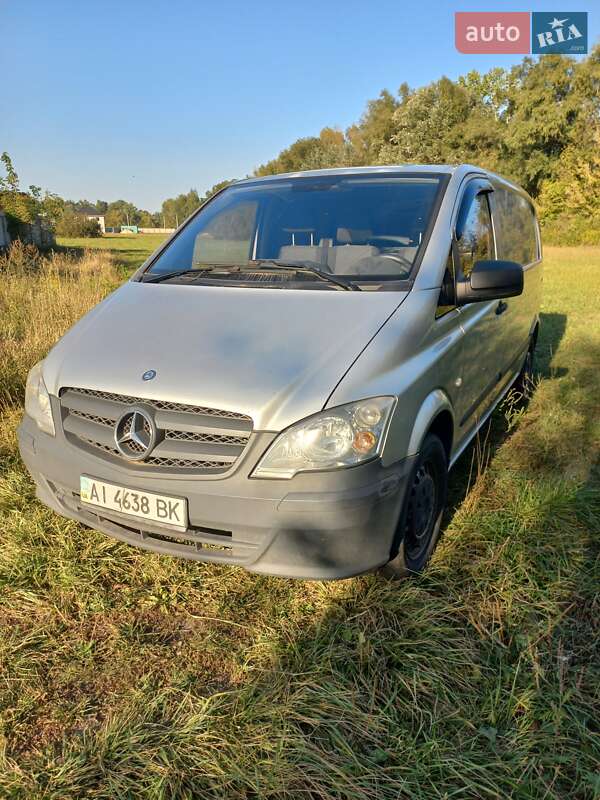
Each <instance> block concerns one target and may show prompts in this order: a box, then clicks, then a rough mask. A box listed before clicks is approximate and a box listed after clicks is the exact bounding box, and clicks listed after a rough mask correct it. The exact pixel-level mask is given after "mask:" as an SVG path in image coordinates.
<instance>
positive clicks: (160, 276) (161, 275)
mask: <svg viewBox="0 0 600 800" xmlns="http://www.w3.org/2000/svg"><path fill="white" fill-rule="evenodd" d="M219 269H221V270H224V271H225V270H239V269H243V265H241V264H201V265H200V266H198V267H194V268H191V269H176V270H173V271H172V272H158V273H154V274H153V273H149V272H147V273H144V275H142V279H141V282H142V283H160V282H161V281H168V280H169V278H179V277H180V276H181V275H193V274H194V273H195V272H213V271H215V270H219ZM146 275H150V276H151V277H149V278H146Z"/></svg>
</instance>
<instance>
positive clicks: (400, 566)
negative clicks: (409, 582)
mask: <svg viewBox="0 0 600 800" xmlns="http://www.w3.org/2000/svg"><path fill="white" fill-rule="evenodd" d="M447 489H448V458H447V456H446V450H445V449H444V445H443V444H442V442H441V440H440V439H439V438H438V437H437V436H435V435H434V434H428V435H427V436H426V437H425V441H424V442H423V446H422V447H421V452H420V453H419V457H418V459H417V460H416V462H415V465H414V467H413V470H412V472H411V475H410V478H409V483H408V488H407V490H406V497H405V498H404V503H403V506H402V511H401V512H400V518H399V520H398V526H397V528H396V535H395V537H394V547H393V550H392V558H391V560H390V561H389V562H388V563H387V564H386V565H385V566H384V567H382V572H383V574H384V575H386V576H387V577H389V578H407V577H409V576H410V575H418V574H419V573H420V572H422V571H423V569H424V568H425V566H426V565H427V562H428V561H429V559H430V557H431V554H432V553H433V550H434V548H435V545H436V543H437V540H438V538H439V535H440V528H441V524H442V515H443V513H444V508H445V506H446V495H447Z"/></svg>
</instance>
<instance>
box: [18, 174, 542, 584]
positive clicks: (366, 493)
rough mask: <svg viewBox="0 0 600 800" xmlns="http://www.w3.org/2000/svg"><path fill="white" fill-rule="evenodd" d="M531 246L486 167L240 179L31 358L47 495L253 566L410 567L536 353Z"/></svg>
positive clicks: (24, 432)
mask: <svg viewBox="0 0 600 800" xmlns="http://www.w3.org/2000/svg"><path fill="white" fill-rule="evenodd" d="M540 258H541V251H540V239H539V231H538V226H537V223H536V217H535V212H534V209H533V206H532V203H531V200H530V198H529V197H528V196H527V194H526V193H525V192H524V191H523V190H522V189H520V188H519V187H518V186H515V185H514V184H512V183H509V182H508V181H506V180H504V179H502V178H500V177H498V176H497V175H493V174H490V173H488V172H486V171H484V170H482V169H479V168H477V167H472V166H468V165H463V166H400V167H369V168H359V169H336V170H322V171H315V172H304V173H293V174H287V175H277V176H273V177H267V178H250V179H248V180H244V181H240V182H238V183H235V184H233V185H231V186H229V187H228V188H226V189H224V190H223V191H221V192H219V193H218V194H216V195H215V196H214V197H212V198H211V199H210V200H209V201H208V202H207V203H205V204H204V205H203V206H202V207H201V208H200V209H199V210H198V211H197V212H196V213H195V214H194V215H193V216H192V217H191V218H190V219H189V220H187V222H186V223H185V224H184V225H182V226H181V228H180V229H179V230H177V231H176V233H175V234H174V235H173V236H172V237H171V238H170V239H169V240H168V241H167V242H166V243H165V244H164V245H163V246H162V247H161V248H160V249H159V250H158V251H157V252H156V253H155V254H154V255H153V256H151V257H150V258H149V259H148V260H147V261H146V263H145V264H144V265H143V266H142V267H141V268H140V269H139V270H138V271H137V272H136V273H135V274H134V275H133V277H132V278H131V279H130V280H129V281H128V282H127V283H125V285H123V286H122V287H121V288H120V289H118V290H117V291H115V292H114V293H113V294H112V295H110V296H109V297H107V298H106V299H105V300H104V301H103V302H102V303H100V304H99V305H98V306H97V307H96V308H94V309H93V310H92V311H90V313H89V314H87V315H86V316H85V317H84V318H83V319H81V320H80V321H79V322H78V323H77V324H76V325H75V326H74V327H73V328H72V329H71V330H70V331H69V332H68V333H67V334H66V335H65V336H64V337H63V338H62V339H61V340H60V342H59V343H58V344H57V345H56V346H55V347H54V348H53V349H52V350H51V352H50V353H49V354H48V356H47V357H46V358H45V359H44V361H42V362H40V363H39V364H37V365H36V366H34V367H33V369H32V370H31V372H30V374H29V378H28V381H27V390H26V405H25V417H24V419H23V422H22V425H21V427H20V430H19V441H20V449H21V454H22V457H23V459H24V461H25V463H26V464H27V467H28V468H29V470H30V472H31V474H32V476H33V478H34V480H35V483H36V486H37V494H38V497H39V498H40V499H41V500H42V501H43V502H45V503H46V504H47V505H48V506H50V507H51V508H53V509H54V510H55V511H57V512H58V513H59V514H62V515H63V516H66V517H70V518H72V519H75V520H78V521H79V522H81V523H83V524H85V525H88V526H89V527H92V528H96V529H97V530H100V531H104V532H105V533H107V534H109V535H110V536H113V537H115V538H117V539H121V540H123V541H125V542H129V543H130V544H134V545H138V546H139V547H143V548H146V549H148V550H154V551H157V552H160V553H168V554H171V555H178V556H183V557H186V558H191V559H197V560H200V561H214V562H223V563H228V564H239V565H242V566H244V567H246V568H247V569H249V570H252V571H254V572H260V573H270V574H275V575H286V576H292V577H297V578H318V579H327V578H344V577H348V576H351V575H356V574H358V573H361V572H365V571H368V570H373V569H375V568H378V567H386V568H387V571H388V572H392V573H395V574H399V575H403V574H409V573H414V572H419V571H420V570H422V568H423V567H424V566H425V564H426V562H427V560H428V558H429V556H430V554H431V552H432V550H433V548H434V545H435V542H436V539H437V537H438V535H439V530H440V521H441V516H442V510H443V508H444V503H445V499H446V482H447V473H448V469H449V468H450V467H451V466H452V464H453V463H454V462H455V461H456V459H457V458H458V456H459V455H460V454H461V452H462V451H463V450H464V449H465V447H466V446H467V445H468V444H469V442H470V441H471V440H472V439H473V437H474V436H475V434H476V432H477V430H478V429H479V428H480V426H481V425H482V424H483V423H484V422H485V420H486V419H487V417H488V416H489V415H490V413H491V412H492V410H493V409H494V407H495V406H496V405H497V404H498V402H499V401H500V399H501V398H502V397H503V395H505V394H506V392H507V391H508V390H509V388H510V387H511V385H512V384H513V383H514V382H515V381H517V380H519V381H521V383H523V382H524V380H525V379H526V378H527V375H528V373H529V372H530V370H531V362H532V355H533V351H534V348H535V343H536V339H537V334H538V324H539V315H538V311H539V307H540V289H541V267H540Z"/></svg>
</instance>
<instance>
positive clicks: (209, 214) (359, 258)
mask: <svg viewBox="0 0 600 800" xmlns="http://www.w3.org/2000/svg"><path fill="white" fill-rule="evenodd" d="M439 189H440V177H439V176H438V175H432V176H402V177H389V176H388V177H380V176H368V177H357V176H339V175H338V176H334V177H330V176H327V177H311V178H297V179H293V180H281V181H273V182H268V183H256V184H249V185H240V186H233V187H230V188H228V189H226V190H225V191H224V192H223V193H222V194H220V195H219V196H218V197H216V198H215V199H214V200H212V201H210V202H209V203H208V204H207V205H206V206H205V207H204V208H203V209H202V210H201V211H200V212H199V213H198V214H197V215H196V217H194V219H192V220H191V222H189V223H188V224H187V226H186V227H185V228H184V229H183V230H182V232H181V233H180V234H179V235H178V236H177V237H176V239H175V240H174V241H173V243H172V244H171V245H170V246H169V247H168V248H167V249H166V250H165V252H164V253H163V254H162V255H161V256H160V257H159V258H158V259H157V261H156V262H155V263H154V264H153V266H152V268H151V270H150V271H151V272H153V273H165V272H171V271H175V270H183V269H196V268H201V267H202V265H206V264H228V265H229V264H236V265H244V266H245V265H247V264H248V262H249V261H250V262H253V261H256V260H261V259H265V260H267V259H274V260H277V261H280V262H284V263H285V264H290V265H297V266H301V265H312V266H316V267H318V268H319V269H321V270H323V271H325V272H329V273H331V274H333V275H340V276H348V277H352V278H354V279H356V278H364V279H369V278H371V279H373V278H394V279H397V280H398V279H399V280H402V279H406V278H408V276H409V274H410V271H411V269H412V266H413V263H414V261H415V258H416V256H417V253H418V251H419V247H420V245H421V242H422V241H423V237H424V235H425V231H426V230H427V227H428V225H429V222H430V219H431V215H432V210H433V207H434V204H435V200H436V196H437V193H438V191H439Z"/></svg>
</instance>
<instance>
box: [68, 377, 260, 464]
mask: <svg viewBox="0 0 600 800" xmlns="http://www.w3.org/2000/svg"><path fill="white" fill-rule="evenodd" d="M60 405H61V413H62V424H63V430H64V433H65V436H66V437H67V439H68V440H69V441H70V442H71V443H72V444H75V445H77V446H78V447H81V448H83V449H86V450H91V451H92V452H93V451H100V452H102V453H103V455H104V456H105V457H106V458H108V459H114V460H115V461H118V462H121V463H123V462H125V463H135V468H136V469H139V470H142V471H143V470H152V471H155V470H157V469H163V470H171V471H172V470H178V471H179V470H189V471H193V472H194V473H198V472H200V473H204V474H207V475H215V474H220V473H222V472H226V471H227V470H229V469H231V468H232V467H233V465H234V464H235V463H236V461H237V460H238V458H239V457H240V455H241V454H242V452H243V451H244V449H245V447H246V445H247V444H248V440H249V438H250V435H251V433H252V419H251V418H250V417H248V416H246V415H245V414H239V413H237V412H233V411H223V410H220V409H213V408H206V407H204V406H192V405H186V404H184V403H173V402H171V401H167V400H146V399H144V398H141V397H132V396H130V395H120V394H115V393H113V392H101V391H96V390H94V389H72V388H66V389H63V390H62V391H61V393H60ZM133 406H142V407H144V408H145V409H146V410H147V411H149V412H150V413H151V414H152V416H153V418H154V422H155V424H156V429H157V433H158V436H157V442H158V443H157V444H156V445H155V447H154V449H153V450H152V453H151V454H150V455H149V456H148V458H146V459H144V460H143V461H136V462H128V461H127V459H125V458H124V456H123V455H121V453H120V452H119V450H118V449H117V446H116V444H115V426H116V423H117V421H118V420H119V418H120V417H121V416H122V415H123V414H124V413H125V412H126V411H127V410H128V409H129V408H131V407H133ZM125 430H126V429H125ZM127 447H128V449H129V450H130V452H131V454H132V455H134V454H135V453H136V452H143V449H144V448H143V447H141V446H140V445H138V444H136V443H135V442H134V441H132V440H129V441H128V443H127Z"/></svg>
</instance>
